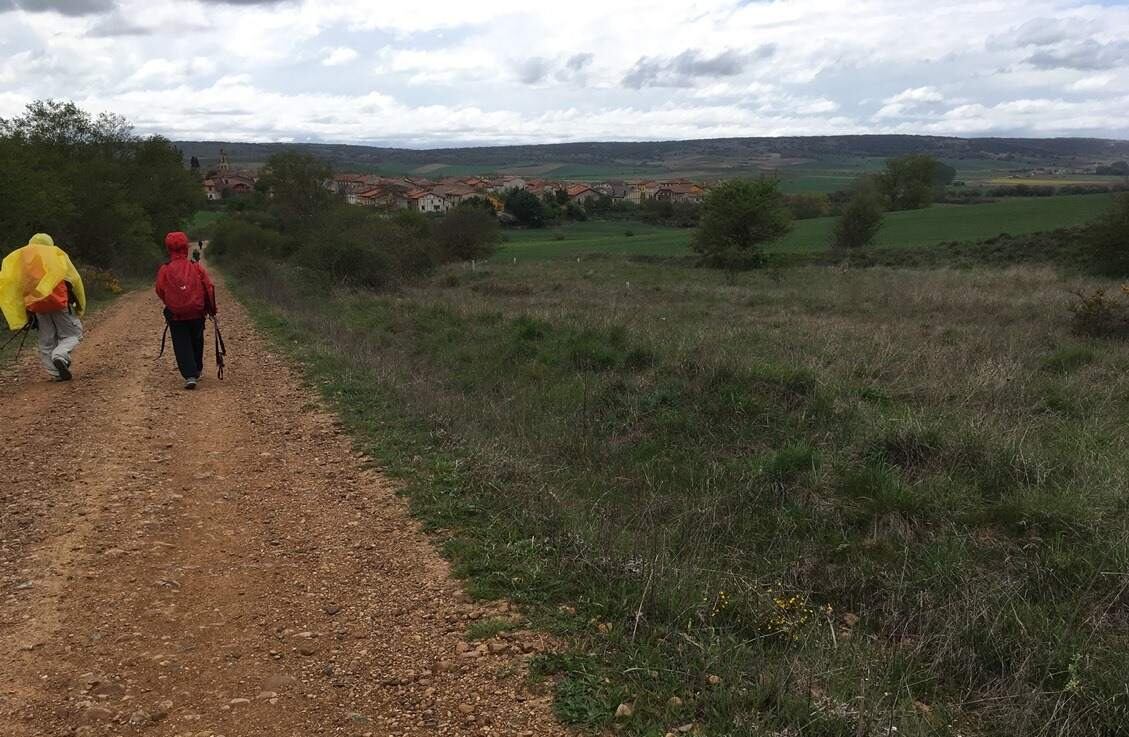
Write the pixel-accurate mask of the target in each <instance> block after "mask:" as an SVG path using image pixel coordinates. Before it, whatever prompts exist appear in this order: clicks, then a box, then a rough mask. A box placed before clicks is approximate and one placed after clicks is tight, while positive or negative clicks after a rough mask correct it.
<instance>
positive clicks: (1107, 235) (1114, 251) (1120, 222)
mask: <svg viewBox="0 0 1129 737" xmlns="http://www.w3.org/2000/svg"><path fill="white" fill-rule="evenodd" d="M1091 233H1092V234H1091V239H1092V248H1091V251H1092V253H1093V260H1094V261H1093V270H1094V271H1095V272H1097V273H1099V274H1102V275H1105V276H1110V277H1115V278H1123V277H1127V276H1129V193H1122V194H1119V195H1117V196H1116V197H1114V199H1113V204H1112V205H1110V208H1109V210H1108V211H1107V212H1106V213H1105V215H1103V216H1102V217H1101V218H1099V219H1098V221H1097V222H1096V223H1094V225H1093V228H1092V231H1091Z"/></svg>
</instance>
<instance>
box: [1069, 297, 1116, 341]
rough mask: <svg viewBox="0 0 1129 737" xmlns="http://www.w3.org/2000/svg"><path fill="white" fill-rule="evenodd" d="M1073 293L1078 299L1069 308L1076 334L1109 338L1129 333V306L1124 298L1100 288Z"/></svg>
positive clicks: (1072, 327) (1072, 326)
mask: <svg viewBox="0 0 1129 737" xmlns="http://www.w3.org/2000/svg"><path fill="white" fill-rule="evenodd" d="M1122 289H1123V290H1124V287H1123V288H1122ZM1073 294H1074V296H1075V298H1076V300H1075V302H1074V303H1072V304H1071V305H1070V306H1069V310H1070V313H1071V315H1072V319H1071V329H1072V330H1073V331H1074V332H1075V333H1076V334H1078V335H1086V336H1090V337H1095V338H1108V337H1116V336H1122V335H1125V334H1127V333H1129V306H1127V305H1126V304H1125V302H1124V301H1123V300H1122V299H1119V298H1118V297H1110V296H1107V295H1106V290H1105V289H1100V288H1099V289H1095V290H1094V291H1092V292H1081V291H1079V292H1074V293H1073Z"/></svg>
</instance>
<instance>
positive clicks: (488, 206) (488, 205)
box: [459, 195, 497, 215]
mask: <svg viewBox="0 0 1129 737" xmlns="http://www.w3.org/2000/svg"><path fill="white" fill-rule="evenodd" d="M459 207H461V208H470V209H472V210H482V211H483V212H488V213H490V214H491V215H493V214H495V213H496V212H497V210H495V209H494V203H493V202H491V201H490V200H488V199H486V198H485V197H480V196H478V195H475V196H474V197H467V198H466V199H465V200H463V201H462V202H460V203H459Z"/></svg>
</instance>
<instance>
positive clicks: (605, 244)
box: [495, 194, 1111, 261]
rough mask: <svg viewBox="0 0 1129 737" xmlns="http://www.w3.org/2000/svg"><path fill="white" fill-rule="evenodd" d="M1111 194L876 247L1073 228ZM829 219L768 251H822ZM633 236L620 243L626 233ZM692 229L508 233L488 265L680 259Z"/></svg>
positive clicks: (900, 236)
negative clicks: (606, 257) (594, 258)
mask: <svg viewBox="0 0 1129 737" xmlns="http://www.w3.org/2000/svg"><path fill="white" fill-rule="evenodd" d="M1110 201H1111V195H1107V194H1097V195H1068V196H1062V197H1038V198H1036V197H1017V198H1010V199H1004V200H1000V201H998V202H993V203H988V204H981V205H934V206H933V207H930V208H927V209H924V210H912V211H906V212H894V213H889V214H888V215H887V216H886V220H885V223H884V225H883V227H882V230H881V231H880V232H879V234H878V238H877V240H876V242H875V246H876V247H892V248H901V247H905V248H915V247H922V246H930V245H934V244H936V243H940V242H942V241H965V240H976V239H982V238H990V237H992V236H994V235H999V234H1000V233H1011V234H1012V235H1018V234H1023V233H1034V232H1038V231H1043V230H1053V229H1055V228H1062V227H1068V226H1072V225H1080V224H1083V223H1086V222H1089V221H1090V220H1093V219H1094V218H1095V217H1097V216H1098V215H1100V214H1101V213H1102V212H1103V211H1105V209H1106V208H1107V207H1109V203H1110ZM834 223H835V218H816V219H813V220H798V221H796V223H795V225H794V227H793V229H792V232H791V233H789V234H788V235H787V236H786V237H785V238H783V239H782V240H780V241H778V242H776V243H773V244H771V245H770V246H769V247H768V250H769V251H772V252H780V253H805V252H806V253H813V252H818V251H821V250H823V249H825V248H826V246H827V242H828V239H829V237H830V234H831V229H832V227H833V226H834ZM629 230H630V231H632V232H633V233H634V235H633V236H627V235H626V232H627V231H629ZM692 236H693V230H690V229H684V228H665V227H660V226H653V225H646V224H642V223H634V222H606V221H589V222H585V223H569V224H567V225H564V226H561V227H559V228H545V229H542V230H511V231H507V233H506V237H507V239H508V240H507V242H506V243H504V244H503V246H502V248H500V249H499V251H498V254H497V255H496V256H495V260H499V261H503V260H505V261H511V260H515V259H516V260H518V261H525V260H542V259H564V258H579V257H583V256H587V255H592V254H613V255H629V256H640V255H646V256H687V255H690V253H691V251H690V246H689V244H690V239H691V237H692Z"/></svg>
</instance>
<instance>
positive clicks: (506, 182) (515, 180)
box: [490, 177, 526, 194]
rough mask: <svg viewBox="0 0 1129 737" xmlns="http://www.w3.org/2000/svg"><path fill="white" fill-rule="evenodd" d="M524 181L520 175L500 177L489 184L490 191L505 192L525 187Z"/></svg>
mask: <svg viewBox="0 0 1129 737" xmlns="http://www.w3.org/2000/svg"><path fill="white" fill-rule="evenodd" d="M525 188H526V182H525V180H524V179H522V178H521V177H502V178H501V179H497V180H495V181H494V182H492V183H491V184H490V191H491V192H499V193H502V194H505V193H506V192H510V191H512V190H515V189H525Z"/></svg>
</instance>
